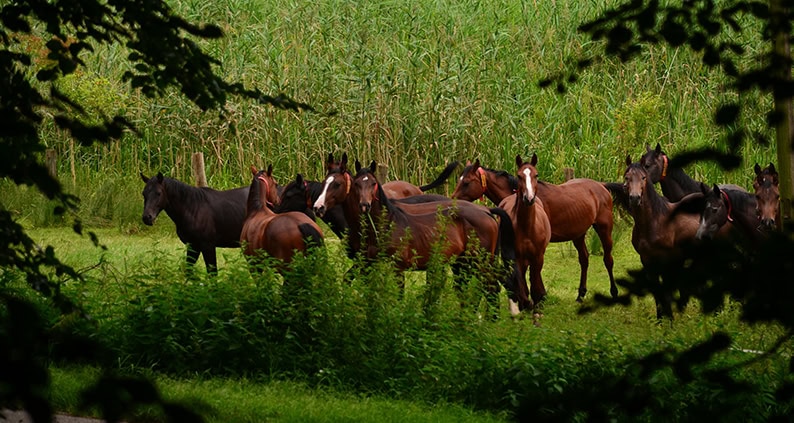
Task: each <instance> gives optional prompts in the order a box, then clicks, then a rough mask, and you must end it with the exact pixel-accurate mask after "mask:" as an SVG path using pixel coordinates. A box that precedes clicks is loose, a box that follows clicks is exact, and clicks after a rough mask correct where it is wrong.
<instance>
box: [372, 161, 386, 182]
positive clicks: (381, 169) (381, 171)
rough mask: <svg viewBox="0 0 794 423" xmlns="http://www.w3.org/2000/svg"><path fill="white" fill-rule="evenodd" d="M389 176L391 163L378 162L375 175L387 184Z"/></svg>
mask: <svg viewBox="0 0 794 423" xmlns="http://www.w3.org/2000/svg"><path fill="white" fill-rule="evenodd" d="M388 176H389V165H385V164H383V163H378V168H377V169H375V177H376V178H378V180H379V181H380V183H382V184H385V183H386V182H387V181H386V178H387V177H388Z"/></svg>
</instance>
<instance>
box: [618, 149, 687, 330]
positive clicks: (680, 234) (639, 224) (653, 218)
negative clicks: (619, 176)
mask: <svg viewBox="0 0 794 423" xmlns="http://www.w3.org/2000/svg"><path fill="white" fill-rule="evenodd" d="M624 189H625V191H626V194H627V195H628V197H629V205H630V210H629V212H630V214H631V216H632V218H633V219H634V228H633V229H632V232H631V244H632V245H633V246H634V250H635V251H637V254H639V256H640V261H641V262H642V265H643V267H644V268H645V270H646V271H647V273H646V276H649V277H651V278H653V279H654V280H651V281H649V282H650V283H651V287H652V288H653V289H656V291H654V292H653V294H654V298H655V299H656V305H657V308H656V315H657V318H659V319H661V318H662V317H664V316H667V317H672V315H673V312H672V290H673V289H672V287H673V286H675V285H674V284H675V283H676V280H677V279H678V276H677V275H680V272H683V268H684V264H685V259H686V255H687V251H688V250H689V249H691V248H693V247H694V246H695V245H696V244H697V240H696V234H697V231H698V227H699V226H700V216H699V214H698V213H691V212H686V211H684V210H678V208H679V207H686V206H687V205H688V204H691V201H689V198H687V197H685V198H684V199H682V201H680V202H676V203H671V202H670V201H668V200H667V199H666V198H665V197H663V196H660V195H659V194H658V193H657V192H656V190H655V189H654V188H653V182H651V178H650V176H649V175H648V172H647V170H646V169H645V166H644V165H642V164H641V163H632V161H631V157H630V156H626V171H625V173H624ZM689 195H690V196H692V197H702V195H703V194H702V193H701V192H697V193H693V194H689ZM660 278H661V284H659V279H660ZM662 285H668V286H667V287H666V289H664V290H659V289H658V288H659V287H660V286H662Z"/></svg>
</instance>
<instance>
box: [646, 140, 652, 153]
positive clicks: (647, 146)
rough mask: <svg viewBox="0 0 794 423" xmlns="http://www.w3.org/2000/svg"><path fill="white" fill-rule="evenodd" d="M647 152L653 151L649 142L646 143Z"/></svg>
mask: <svg viewBox="0 0 794 423" xmlns="http://www.w3.org/2000/svg"><path fill="white" fill-rule="evenodd" d="M645 152H646V153H650V152H651V145H650V144H648V143H647V142H646V143H645Z"/></svg>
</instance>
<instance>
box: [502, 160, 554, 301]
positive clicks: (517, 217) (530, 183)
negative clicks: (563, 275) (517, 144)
mask: <svg viewBox="0 0 794 423" xmlns="http://www.w3.org/2000/svg"><path fill="white" fill-rule="evenodd" d="M537 163H538V156H537V155H536V154H533V155H532V158H531V159H530V161H529V162H525V161H523V160H522V159H521V156H520V155H517V156H516V167H517V168H518V171H517V176H518V177H517V178H516V179H517V184H516V193H515V194H511V195H509V196H507V197H505V198H504V199H503V200H502V201H501V202H500V203H499V208H501V209H504V210H505V211H507V214H508V215H509V216H510V220H511V221H512V223H513V232H514V233H515V238H516V253H515V255H516V272H517V275H516V276H517V283H516V285H517V287H518V288H519V289H521V290H526V289H527V288H526V287H527V281H526V273H527V269H529V272H530V275H529V281H530V285H529V294H530V297H531V299H532V301H531V302H527V303H525V304H519V306H521V307H523V308H531V307H532V306H533V305H537V304H539V303H540V302H541V301H542V300H543V299H544V298H545V297H546V287H545V285H544V284H543V277H542V275H541V272H542V270H543V262H544V257H545V254H546V248H547V247H548V245H549V242H550V241H551V238H552V228H551V223H550V222H549V216H548V214H547V213H546V210H545V203H544V202H543V199H542V198H540V194H539V192H538V186H539V182H538V170H537V169H536V167H535V165H537ZM522 297H523V296H522Z"/></svg>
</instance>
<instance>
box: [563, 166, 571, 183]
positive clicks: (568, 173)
mask: <svg viewBox="0 0 794 423" xmlns="http://www.w3.org/2000/svg"><path fill="white" fill-rule="evenodd" d="M562 173H563V175H565V180H566V181H570V180H571V179H573V178H574V176H573V168H570V167H566V168H563V169H562Z"/></svg>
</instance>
